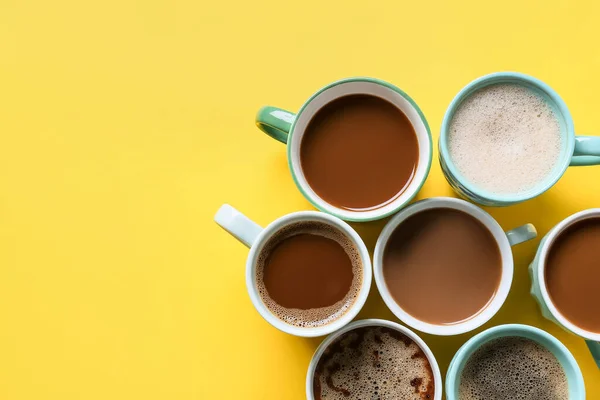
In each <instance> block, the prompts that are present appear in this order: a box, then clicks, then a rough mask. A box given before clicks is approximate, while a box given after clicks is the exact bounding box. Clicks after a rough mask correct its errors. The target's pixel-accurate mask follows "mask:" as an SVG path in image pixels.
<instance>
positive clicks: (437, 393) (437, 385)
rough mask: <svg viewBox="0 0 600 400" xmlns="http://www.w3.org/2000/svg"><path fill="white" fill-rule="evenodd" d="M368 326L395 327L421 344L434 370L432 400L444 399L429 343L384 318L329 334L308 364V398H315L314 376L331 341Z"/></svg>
mask: <svg viewBox="0 0 600 400" xmlns="http://www.w3.org/2000/svg"><path fill="white" fill-rule="evenodd" d="M366 326H381V327H386V328H390V329H394V330H396V331H398V332H401V333H403V334H404V335H406V336H408V337H409V338H410V339H411V340H413V341H414V342H415V343H416V344H417V345H418V346H419V348H420V349H421V350H422V351H423V353H425V355H426V356H427V360H428V361H429V365H430V366H431V371H432V372H433V384H434V388H435V393H434V396H433V399H431V400H441V399H442V393H443V392H444V388H443V386H442V375H441V372H440V367H439V365H438V363H437V360H436V359H435V356H434V354H433V352H432V351H431V349H430V348H429V346H427V343H425V341H424V340H423V339H421V338H420V337H419V335H417V334H416V333H415V332H413V331H411V330H410V329H408V328H406V327H404V326H402V325H400V324H398V323H396V322H392V321H388V320H384V319H362V320H358V321H354V322H352V323H350V324H348V325H346V326H345V327H344V328H342V329H340V330H338V331H336V332H335V333H333V334H331V335H329V336H328V337H327V338H326V339H325V340H324V341H323V342H321V344H320V345H319V347H317V350H315V353H314V354H313V356H312V358H311V360H310V364H309V365H308V371H307V373H306V398H307V399H308V400H314V393H313V380H314V376H315V370H316V368H317V365H318V363H319V360H320V359H321V356H322V355H323V353H324V352H325V350H326V349H327V347H329V345H331V343H333V342H334V341H335V340H336V339H337V338H339V337H340V336H341V335H343V334H344V333H346V332H349V331H351V330H354V329H356V328H362V327H366Z"/></svg>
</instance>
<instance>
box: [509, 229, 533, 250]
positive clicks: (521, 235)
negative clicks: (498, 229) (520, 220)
mask: <svg viewBox="0 0 600 400" xmlns="http://www.w3.org/2000/svg"><path fill="white" fill-rule="evenodd" d="M506 236H507V237H508V243H510V245H511V246H514V245H515V244H519V243H523V242H526V241H528V240H531V239H535V238H536V237H537V231H536V230H535V226H533V225H532V224H525V225H522V226H519V227H518V228H515V229H511V230H510V231H508V232H506Z"/></svg>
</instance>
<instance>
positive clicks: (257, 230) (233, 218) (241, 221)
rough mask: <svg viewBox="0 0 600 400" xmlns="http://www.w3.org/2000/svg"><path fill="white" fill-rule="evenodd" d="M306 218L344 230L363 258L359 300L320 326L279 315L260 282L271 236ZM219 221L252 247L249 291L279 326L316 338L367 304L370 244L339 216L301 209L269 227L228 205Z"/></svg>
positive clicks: (264, 314) (218, 215) (269, 319)
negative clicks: (263, 253) (264, 296)
mask: <svg viewBox="0 0 600 400" xmlns="http://www.w3.org/2000/svg"><path fill="white" fill-rule="evenodd" d="M303 221H314V222H320V223H323V224H326V225H329V226H331V227H333V228H334V229H336V230H338V231H340V232H342V233H343V234H344V235H345V236H346V237H347V238H348V239H349V240H351V241H352V242H353V243H354V245H355V247H356V249H357V251H358V253H359V254H360V258H361V265H362V277H363V280H362V284H361V287H360V291H359V293H358V296H356V300H355V301H354V303H353V304H352V305H351V306H350V308H349V309H348V310H347V311H346V312H345V313H344V314H343V315H342V316H341V317H339V318H338V319H336V320H334V321H332V322H330V323H329V324H327V325H323V326H319V327H298V326H294V325H291V324H288V323H286V322H284V321H282V320H281V319H279V318H277V317H276V316H275V315H274V314H273V313H272V312H271V311H270V310H269V309H268V308H267V306H266V305H265V304H264V303H263V301H262V299H261V297H260V294H259V292H258V286H257V282H256V267H257V261H258V256H259V255H260V252H261V251H262V249H263V246H264V245H265V244H266V243H267V242H268V241H269V239H270V238H271V237H273V236H274V235H276V234H277V233H278V232H279V231H281V230H282V229H284V228H285V227H287V226H289V225H293V224H296V223H298V222H303ZM215 222H216V223H217V224H218V225H220V226H221V227H222V228H223V229H225V230H226V231H227V232H229V233H230V234H231V235H233V236H234V237H235V238H236V239H238V240H239V241H240V242H242V243H243V244H245V245H246V246H248V247H249V248H250V253H249V254H248V258H247V260H246V287H247V289H248V294H249V295H250V300H251V301H252V304H253V305H254V307H255V308H256V310H257V311H258V312H259V313H260V315H261V316H262V317H263V318H264V319H265V320H266V321H267V322H268V323H270V324H271V325H273V326H274V327H275V328H277V329H279V330H281V331H283V332H286V333H289V334H291V335H295V336H303V337H315V336H324V335H328V334H330V333H331V332H334V331H336V330H338V329H340V328H341V327H343V326H344V325H346V324H348V323H349V322H350V321H352V319H353V318H354V317H356V315H357V314H358V312H359V311H360V309H361V308H362V306H363V305H364V304H365V301H366V300H367V296H368V295H369V289H370V287H371V279H372V272H371V258H370V256H369V252H368V250H367V246H365V243H364V242H363V241H362V239H361V238H360V236H359V235H358V233H356V231H355V230H354V229H352V227H351V226H350V225H348V224H347V223H345V222H344V221H342V220H340V219H339V218H337V217H334V216H331V215H328V214H325V213H322V212H317V211H300V212H295V213H291V214H287V215H284V216H283V217H280V218H278V219H276V220H275V221H273V222H271V223H270V224H269V225H267V227H266V228H262V227H261V226H260V225H258V224H257V223H255V222H254V221H252V220H250V219H249V218H248V217H246V216H245V215H243V214H242V213H240V212H239V211H238V210H236V209H235V208H233V207H232V206H230V205H228V204H224V205H223V206H221V208H220V209H219V210H218V211H217V213H216V215H215Z"/></svg>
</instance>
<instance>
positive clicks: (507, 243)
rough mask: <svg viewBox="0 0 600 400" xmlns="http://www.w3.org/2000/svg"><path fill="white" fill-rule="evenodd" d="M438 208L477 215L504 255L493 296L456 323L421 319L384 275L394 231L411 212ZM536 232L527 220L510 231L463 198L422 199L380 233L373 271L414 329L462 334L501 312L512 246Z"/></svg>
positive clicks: (395, 310)
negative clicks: (392, 290) (399, 299)
mask: <svg viewBox="0 0 600 400" xmlns="http://www.w3.org/2000/svg"><path fill="white" fill-rule="evenodd" d="M436 208H451V209H455V210H459V211H462V212H464V213H467V214H469V215H471V216H473V217H474V218H476V219H477V220H478V221H479V222H481V223H482V224H483V225H484V226H485V227H486V228H487V229H488V230H489V231H490V233H491V234H492V236H493V237H494V239H495V240H496V244H497V245H498V249H499V250H500V256H501V259H502V275H501V278H500V285H499V287H498V290H497V291H496V294H495V295H494V297H493V299H492V300H491V301H490V302H489V303H488V305H487V306H486V307H485V308H484V309H483V310H482V311H481V312H479V313H478V314H477V315H475V316H473V317H472V318H470V319H467V320H465V321H462V322H459V323H456V324H448V325H437V324H431V323H428V322H425V321H421V320H419V319H417V318H415V317H413V316H412V315H410V314H409V313H407V312H406V311H404V310H403V309H402V307H400V306H399V305H398V303H396V301H395V300H394V298H393V297H392V295H391V294H390V291H389V290H388V287H387V285H386V283H385V279H384V277H383V253H384V250H385V247H386V245H387V242H388V240H389V238H390V236H391V235H392V233H393V232H394V231H395V230H396V228H397V227H398V226H399V225H400V224H401V223H402V222H404V221H405V220H406V219H407V218H408V217H410V216H411V215H414V214H416V213H418V212H421V211H424V210H430V209H436ZM536 236H537V233H536V230H535V227H534V226H533V225H531V224H526V225H523V226H520V227H518V228H515V229H513V230H510V231H508V232H504V231H503V230H502V228H501V227H500V225H499V224H498V222H496V220H495V219H494V218H493V217H492V216H491V215H490V214H488V213H487V212H485V211H483V210H482V209H481V208H479V207H477V206H475V205H473V204H471V203H469V202H466V201H464V200H460V199H455V198H450V197H434V198H431V199H426V200H421V201H418V202H416V203H414V204H412V205H410V206H409V207H407V208H405V209H404V210H402V211H401V212H399V213H398V214H396V215H395V216H394V217H393V218H392V219H391V220H390V221H389V222H388V223H387V225H386V226H385V227H384V228H383V231H382V232H381V234H380V235H379V239H377V244H376V246H375V254H374V257H373V272H374V274H375V282H376V284H377V289H379V293H380V294H381V297H382V298H383V301H384V302H385V304H386V305H387V306H388V308H389V309H390V310H391V311H392V312H393V313H394V315H395V316H396V317H398V318H399V319H400V320H401V321H402V322H404V323H405V324H407V325H408V326H410V327H412V328H414V329H417V330H419V331H421V332H425V333H430V334H432V335H444V336H446V335H459V334H461V333H465V332H469V331H472V330H473V329H476V328H478V327H480V326H481V325H483V324H484V323H486V322H487V321H488V320H489V319H490V318H492V317H493V316H494V315H495V314H496V312H498V310H499V309H500V307H502V304H503V303H504V300H506V296H508V292H509V290H510V286H511V284H512V278H513V268H514V263H513V256H512V251H511V246H514V245H515V244H519V243H522V242H524V241H527V240H530V239H533V238H535V237H536Z"/></svg>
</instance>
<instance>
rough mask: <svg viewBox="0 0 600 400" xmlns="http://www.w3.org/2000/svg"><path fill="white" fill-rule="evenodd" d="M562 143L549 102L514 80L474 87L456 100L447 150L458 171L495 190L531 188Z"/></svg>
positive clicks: (549, 168) (557, 154) (555, 158)
mask: <svg viewBox="0 0 600 400" xmlns="http://www.w3.org/2000/svg"><path fill="white" fill-rule="evenodd" d="M561 148H562V136H561V130H560V124H559V121H558V118H557V116H556V114H555V113H554V111H553V110H552V108H551V107H550V106H549V105H548V103H547V102H546V101H545V100H544V99H543V98H541V97H540V96H538V95H537V94H536V93H535V92H534V91H532V90H531V89H528V88H526V87H524V86H521V85H518V84H509V83H506V84H505V83H503V84H494V85H490V86H487V87H484V88H482V89H480V90H477V91H476V92H474V93H473V94H471V95H470V96H469V97H467V98H466V99H465V100H464V101H463V102H462V103H461V104H460V105H459V106H458V108H457V109H456V112H455V113H454V115H453V117H452V120H451V121H450V127H449V130H448V150H449V152H450V158H451V160H452V162H453V163H454V165H455V166H456V168H457V169H458V171H459V172H460V173H461V174H462V175H463V176H464V178H465V179H466V180H468V181H470V182H471V183H472V184H473V185H475V186H476V187H478V188H481V189H484V190H487V191H489V192H492V193H497V194H516V193H522V192H525V191H527V190H530V189H533V188H535V187H536V186H537V185H538V184H540V183H541V182H543V181H544V180H545V179H547V178H548V177H549V175H550V174H551V172H552V170H553V169H554V166H555V165H556V164H557V162H558V160H559V157H560V152H561Z"/></svg>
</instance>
